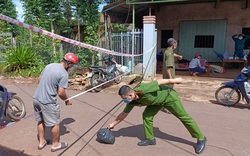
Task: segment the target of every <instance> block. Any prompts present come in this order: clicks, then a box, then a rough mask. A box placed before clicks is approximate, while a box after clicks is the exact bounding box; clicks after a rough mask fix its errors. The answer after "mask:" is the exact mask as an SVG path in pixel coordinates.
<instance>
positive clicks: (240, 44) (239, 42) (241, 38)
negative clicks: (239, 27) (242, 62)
mask: <svg viewBox="0 0 250 156" xmlns="http://www.w3.org/2000/svg"><path fill="white" fill-rule="evenodd" d="M232 39H233V40H234V42H235V45H234V57H238V58H239V59H243V57H244V51H243V50H244V47H245V42H246V40H248V39H249V36H248V35H245V34H235V35H233V36H232Z"/></svg>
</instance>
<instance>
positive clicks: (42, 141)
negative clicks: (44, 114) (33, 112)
mask: <svg viewBox="0 0 250 156" xmlns="http://www.w3.org/2000/svg"><path fill="white" fill-rule="evenodd" d="M37 131H38V137H39V145H38V146H39V147H42V146H44V144H46V140H45V138H44V132H45V125H44V123H43V122H38V123H37Z"/></svg>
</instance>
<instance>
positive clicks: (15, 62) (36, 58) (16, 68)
mask: <svg viewBox="0 0 250 156" xmlns="http://www.w3.org/2000/svg"><path fill="white" fill-rule="evenodd" d="M3 58H5V59H6V61H4V62H3V63H4V64H5V67H4V69H3V70H4V71H6V72H16V73H19V74H22V75H23V74H24V75H26V76H30V75H31V74H32V73H40V72H41V71H42V70H43V68H44V66H45V65H44V62H43V61H42V58H41V56H40V55H39V54H38V53H36V52H35V51H34V50H33V49H32V48H31V47H15V48H12V49H9V50H6V52H5V53H3ZM23 72H25V73H23Z"/></svg>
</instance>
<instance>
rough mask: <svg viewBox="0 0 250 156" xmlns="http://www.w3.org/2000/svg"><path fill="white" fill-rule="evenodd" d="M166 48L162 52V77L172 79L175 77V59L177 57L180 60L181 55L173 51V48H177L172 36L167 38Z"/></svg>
mask: <svg viewBox="0 0 250 156" xmlns="http://www.w3.org/2000/svg"><path fill="white" fill-rule="evenodd" d="M167 46H168V48H167V50H166V51H165V52H164V54H163V68H162V70H163V71H162V72H163V73H162V74H163V79H173V78H174V77H175V60H174V58H175V57H177V58H178V59H179V60H181V59H182V58H183V57H182V56H181V55H178V54H176V53H174V50H175V49H176V48H177V41H176V40H175V39H174V38H169V39H168V41H167Z"/></svg>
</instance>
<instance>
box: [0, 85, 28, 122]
mask: <svg viewBox="0 0 250 156" xmlns="http://www.w3.org/2000/svg"><path fill="white" fill-rule="evenodd" d="M7 115H8V116H9V117H10V118H11V119H12V120H20V119H21V118H23V117H24V116H25V115H26V108H25V105H24V102H23V100H22V99H21V98H20V97H18V96H17V95H16V93H13V92H8V90H7V88H5V87H4V86H2V85H0V120H3V117H4V116H7Z"/></svg>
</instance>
